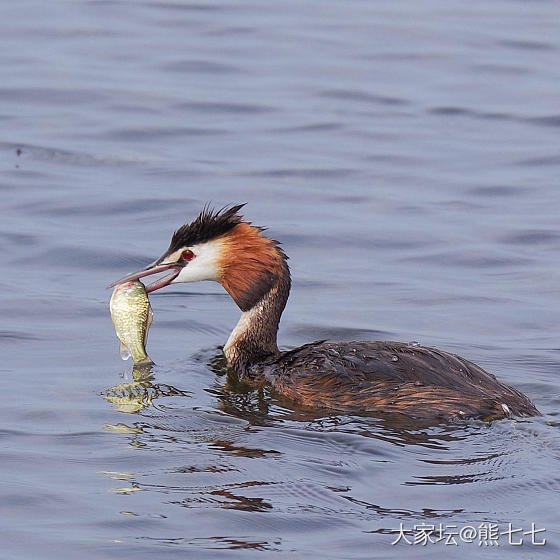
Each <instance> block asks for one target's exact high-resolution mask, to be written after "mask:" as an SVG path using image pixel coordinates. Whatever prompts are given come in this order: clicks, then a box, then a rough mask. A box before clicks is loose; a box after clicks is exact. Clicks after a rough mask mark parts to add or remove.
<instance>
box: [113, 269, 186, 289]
mask: <svg viewBox="0 0 560 560" xmlns="http://www.w3.org/2000/svg"><path fill="white" fill-rule="evenodd" d="M156 262H157V261H156ZM182 268H183V267H182V266H181V265H180V264H176V263H174V264H159V265H156V264H151V265H149V266H147V267H146V268H144V269H142V270H140V271H138V272H133V273H132V274H128V275H127V276H125V277H124V278H121V279H120V280H117V281H116V282H113V283H112V284H109V285H108V286H107V288H114V287H115V286H117V285H118V284H123V283H124V282H130V281H132V280H138V279H139V278H144V276H150V275H152V274H157V273H158V272H164V271H166V270H169V271H171V274H168V275H167V276H164V277H163V278H160V279H159V280H156V281H155V282H152V283H151V284H148V285H147V286H146V292H148V293H150V292H153V291H154V290H159V289H160V288H163V287H164V286H167V285H168V284H171V282H173V280H175V278H177V276H178V275H179V272H181V269H182Z"/></svg>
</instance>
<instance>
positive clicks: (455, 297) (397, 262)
mask: <svg viewBox="0 0 560 560" xmlns="http://www.w3.org/2000/svg"><path fill="white" fill-rule="evenodd" d="M557 10H558V7H557V4H556V3H554V2H552V1H539V2H518V1H505V0H504V1H499V0H490V1H488V2H484V3H483V2H475V3H473V2H471V3H464V2H459V1H455V0H453V1H447V2H442V1H441V0H440V1H435V0H434V1H429V0H420V1H419V0H414V1H412V0H410V1H403V2H395V3H378V2H362V1H357V0H355V1H347V2H338V3H327V2H320V1H310V2H305V3H302V2H295V1H282V2H275V3H268V4H266V5H265V4H262V3H258V2H245V3H227V2H226V3H224V2H206V1H205V2H200V3H198V4H197V3H189V2H179V1H177V2H162V1H157V0H155V1H151V2H150V1H138V2H134V3H132V2H124V1H118V0H117V1H84V2H69V1H56V2H48V3H43V2H37V1H33V0H30V1H27V2H20V3H7V2H4V3H3V4H2V5H1V6H0V21H1V22H2V24H1V26H2V44H3V48H2V49H1V50H0V62H1V64H0V78H1V79H0V124H1V127H0V158H1V160H0V161H1V165H2V174H1V177H0V193H1V194H0V196H1V201H2V220H1V222H0V248H1V251H2V260H3V262H4V268H3V271H4V273H3V274H2V278H1V280H0V287H1V288H2V289H1V292H0V298H1V302H0V309H1V314H2V318H3V321H2V326H1V328H0V347H1V350H2V355H3V360H2V364H1V365H0V374H1V377H0V379H1V382H2V394H3V396H4V400H3V402H2V405H1V407H0V442H1V446H0V480H1V481H2V485H1V486H0V506H1V511H2V514H1V517H0V521H1V523H0V527H1V528H0V533H1V534H2V537H1V539H0V542H1V544H2V553H1V556H2V558H7V559H20V558H21V559H28V558H31V557H37V558H42V559H50V558H53V559H54V558H57V559H59V558H77V557H80V558H87V559H90V558H92V559H94V558H132V557H134V558H147V557H150V558H179V557H181V558H182V557H184V555H185V554H190V556H192V557H196V558H222V557H225V556H227V557H232V558H243V559H245V558H249V557H255V558H257V557H261V556H265V557H271V558H273V557H278V558H280V557H282V558H284V557H288V556H289V557H304V555H305V557H308V558H333V559H351V558H360V559H365V558H368V559H369V558H402V557H404V556H406V557H409V556H410V557H418V558H421V557H426V558H428V557H429V558H433V557H434V556H435V557H438V556H441V555H443V554H446V555H449V556H451V557H457V558H472V557H473V556H474V555H477V554H481V555H482V554H483V555H484V557H485V558H486V557H488V558H506V557H507V558H510V557H511V555H517V556H518V557H519V556H520V557H523V558H527V557H532V555H535V554H538V555H539V557H541V556H543V557H544V556H549V557H554V558H556V557H557V555H558V550H559V543H560V531H559V527H558V519H559V517H560V516H559V508H558V503H559V500H558V492H559V490H560V477H559V474H558V473H559V459H560V445H559V444H560V435H559V425H560V424H559V419H558V412H557V411H558V406H559V404H560V391H559V383H558V372H559V362H560V350H559V348H558V338H557V337H558V317H559V312H560V303H559V302H560V297H559V296H560V288H559V281H560V274H559V269H558V254H559V249H558V247H559V241H560V226H559V225H558V209H559V202H560V191H559V189H558V177H559V174H560V156H559V152H558V146H559V140H560V107H559V103H558V99H559V98H558V84H559V83H560V66H559V65H558V56H559V52H560V35H559V34H558V17H557V15H558V11H557ZM208 201H212V202H213V203H214V204H215V205H216V206H222V205H224V204H227V203H232V202H245V201H246V202H248V205H247V207H246V209H245V215H246V216H247V218H248V219H250V220H252V221H254V223H256V224H259V225H267V226H269V228H270V229H269V233H270V235H272V236H273V237H275V238H277V239H279V240H280V241H282V243H283V246H284V248H285V250H286V252H287V253H288V254H289V255H290V257H291V260H290V264H291V268H292V274H293V277H294V286H293V291H292V296H291V299H290V302H289V303H288V307H287V309H286V312H285V314H284V318H283V321H282V324H281V329H280V343H281V345H282V346H283V347H285V348H288V347H291V346H295V345H299V344H302V343H304V342H306V341H309V340H314V339H318V338H331V339H380V338H381V339H396V340H405V341H406V340H418V341H420V342H422V343H424V344H427V345H434V346H439V347H442V348H444V349H447V350H449V351H452V352H457V353H459V354H461V355H463V356H465V357H466V358H468V359H471V360H473V361H475V362H477V363H479V364H480V365H482V366H483V367H485V368H486V369H488V370H490V371H492V372H494V373H495V374H496V375H498V377H499V378H500V379H501V380H503V381H505V382H507V383H509V384H511V385H513V386H515V387H517V388H519V389H520V390H522V391H524V392H525V393H527V394H528V395H530V396H531V398H532V399H533V400H534V401H535V403H536V405H537V406H538V407H539V409H540V410H541V411H542V412H543V417H542V418H537V419H525V420H522V421H502V422H494V423H492V424H481V423H469V424H466V425H450V426H445V425H442V426H418V425H406V424H401V425H394V424H389V423H387V422H384V421H381V420H377V419H375V418H360V417H353V416H344V415H330V414H327V413H323V414H319V413H318V414H316V415H310V414H309V413H308V412H304V411H301V410H297V409H294V408H292V407H290V405H289V403H285V402H277V401H275V400H274V399H273V398H272V397H271V396H270V395H269V394H267V393H266V391H265V392H247V391H246V390H243V388H239V387H232V386H230V385H227V384H226V383H225V378H224V376H223V373H222V371H223V370H222V368H221V365H220V352H219V348H218V347H219V345H221V344H223V343H224V342H225V340H226V339H227V336H228V333H229V331H230V329H231V328H232V327H233V325H234V324H235V322H236V320H237V317H238V313H239V312H238V310H237V309H236V307H235V305H234V304H233V302H232V301H231V300H230V299H229V297H228V296H227V294H225V292H224V291H223V290H222V289H221V288H220V287H219V286H217V285H213V284H200V285H196V284H191V285H182V286H179V287H177V288H173V289H170V288H167V289H166V290H163V291H162V292H161V293H158V294H154V296H153V297H152V305H153V308H154V312H155V319H154V324H153V327H152V330H151V333H150V344H149V351H150V354H151V355H152V356H153V358H154V359H155V360H156V362H157V364H158V365H157V366H156V367H154V369H153V370H152V371H151V372H146V371H137V372H131V371H130V366H127V364H126V363H123V362H121V360H120V358H119V355H118V349H117V343H116V338H115V335H114V331H113V328H112V324H111V321H110V318H109V313H108V299H109V295H110V293H109V292H107V291H106V290H105V289H104V287H105V285H106V284H108V283H109V282H110V281H112V280H114V279H116V278H118V277H120V276H122V275H123V274H124V273H126V272H129V271H131V270H135V269H136V268H138V267H141V266H144V265H145V264H147V263H148V262H151V260H153V259H154V258H155V257H157V256H159V255H160V254H161V253H162V252H163V250H164V249H165V248H166V247H167V244H168V241H169V235H170V233H171V232H172V231H173V230H174V229H175V228H176V227H177V226H178V225H180V224H182V223H184V222H185V221H188V220H190V219H192V218H193V217H194V216H195V215H196V213H197V212H198V211H199V210H200V208H201V207H202V205H203V204H204V203H206V202H208ZM401 523H402V527H403V528H404V529H405V530H407V531H409V532H408V533H407V535H408V538H409V539H412V538H413V534H414V526H415V525H417V526H419V525H421V524H427V525H430V524H432V525H434V527H436V528H438V527H439V526H440V524H441V525H442V526H443V527H444V529H445V531H446V532H447V533H449V532H451V531H452V530H453V529H452V527H457V529H456V530H457V531H458V530H460V529H463V528H464V527H467V526H475V527H477V528H478V527H479V526H480V525H481V524H482V525H484V524H486V525H488V524H491V523H496V524H498V525H499V528H500V530H502V531H503V530H505V529H507V527H508V523H511V524H512V526H513V527H515V528H523V530H524V531H528V530H530V529H531V523H535V528H537V529H543V528H545V529H546V532H544V533H543V532H541V533H539V534H538V535H536V540H540V539H541V538H542V537H543V536H544V537H545V538H546V539H547V544H546V545H545V546H540V547H539V546H537V545H533V544H531V537H530V535H525V536H524V544H523V546H513V545H510V544H509V543H508V537H507V536H505V535H502V536H501V537H500V540H499V544H500V546H498V547H496V546H490V547H484V546H482V547H479V545H478V538H477V539H475V541H474V542H473V543H471V544H468V543H465V542H462V541H460V542H459V543H458V545H457V546H453V545H449V546H448V545H444V544H443V542H439V543H437V544H428V545H426V546H421V545H420V544H416V545H407V544H405V543H404V542H401V543H399V544H397V545H394V546H393V545H391V542H392V541H394V540H395V537H396V535H397V533H396V531H397V530H398V529H399V527H400V524H401ZM477 530H478V529H477ZM481 531H482V530H481V529H480V530H479V534H480V532H481ZM517 536H518V535H516V536H515V538H517ZM481 550H483V552H479V551H481Z"/></svg>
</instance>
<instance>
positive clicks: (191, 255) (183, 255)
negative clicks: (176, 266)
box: [181, 249, 194, 261]
mask: <svg viewBox="0 0 560 560" xmlns="http://www.w3.org/2000/svg"><path fill="white" fill-rule="evenodd" d="M181 258H182V259H183V260H184V261H190V260H192V259H193V258H194V253H193V252H192V251H191V250H190V249H185V250H184V251H183V252H182V253H181Z"/></svg>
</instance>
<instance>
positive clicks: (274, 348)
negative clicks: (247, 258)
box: [224, 259, 290, 373]
mask: <svg viewBox="0 0 560 560" xmlns="http://www.w3.org/2000/svg"><path fill="white" fill-rule="evenodd" d="M274 277H275V281H274V283H273V284H272V287H271V288H270V289H269V290H268V291H267V292H266V293H265V294H264V296H263V297H262V298H261V299H260V300H259V301H258V302H257V303H256V304H255V305H253V306H252V307H251V308H250V309H248V310H246V311H243V314H242V315H241V318H240V319H239V322H238V323H237V326H236V327H235V329H233V331H232V333H231V335H230V337H229V339H228V341H227V343H226V345H225V346H224V354H225V356H226V358H227V361H228V363H229V364H230V365H231V366H233V367H234V368H235V369H236V370H238V371H240V372H242V373H243V372H245V373H246V372H247V371H248V370H249V368H250V367H251V366H252V365H255V364H257V363H259V362H261V361H263V360H265V359H266V358H268V357H271V356H275V355H277V354H278V353H279V350H278V344H277V342H276V336H277V333H278V325H279V323H280V317H281V316H282V312H283V311H284V307H285V306H286V302H287V300H288V296H289V294H290V271H289V269H288V266H287V264H286V263H285V261H284V259H282V266H281V267H280V268H279V269H278V270H277V271H276V273H275V275H274Z"/></svg>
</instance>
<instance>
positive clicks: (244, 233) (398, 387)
mask: <svg viewBox="0 0 560 560" xmlns="http://www.w3.org/2000/svg"><path fill="white" fill-rule="evenodd" d="M241 207H242V205H240V206H234V207H231V208H225V209H222V210H220V211H217V212H214V211H212V210H209V209H204V210H203V211H202V212H201V213H200V215H199V216H198V217H197V218H196V219H195V220H194V221H193V222H192V223H190V224H186V225H184V226H182V227H180V228H179V229H178V230H177V231H176V232H175V233H174V234H173V236H172V239H171V243H170V246H169V249H168V250H167V251H166V252H165V253H164V254H163V255H162V257H160V258H159V259H158V260H156V261H155V262H154V263H152V264H151V265H149V266H148V267H146V268H145V269H144V270H142V271H139V272H136V273H133V274H130V275H128V276H126V277H125V278H123V279H121V280H119V281H117V282H116V283H115V284H118V283H120V282H126V281H130V280H134V279H138V278H141V277H143V276H148V275H150V274H154V273H157V272H162V271H165V270H168V271H170V274H169V276H167V277H166V278H164V279H161V280H159V281H157V282H156V283H154V284H151V285H149V286H148V287H147V291H148V292H150V291H153V290H155V289H159V288H161V287H163V286H165V285H167V284H171V283H178V282H194V281H198V280H214V281H217V282H219V283H220V284H222V286H223V287H224V288H225V289H226V290H227V292H228V293H229V294H230V296H231V297H232V298H233V300H234V301H235V302H236V304H237V305H238V307H239V308H240V309H241V311H242V315H241V318H240V320H239V322H238V323H237V326H236V327H235V328H234V330H233V332H232V333H231V335H230V337H229V339H228V341H227V343H226V344H225V346H224V354H225V356H226V358H227V361H228V364H229V365H230V366H231V367H232V368H234V369H235V370H236V371H237V372H238V373H239V374H240V376H241V378H242V379H244V380H245V381H247V382H249V383H253V384H257V385H258V384H262V383H266V384H269V385H271V386H272V387H273V388H274V390H275V391H277V392H278V393H279V394H281V395H284V396H285V397H287V398H289V399H290V400H292V401H294V402H295V403H298V404H300V405H304V406H311V407H315V408H328V409H333V410H341V411H349V412H373V413H394V412H395V413H401V414H405V415H407V416H409V417H412V418H422V419H446V420H453V419H458V418H483V419H492V418H504V417H508V416H511V415H520V416H531V415H538V414H539V412H538V410H537V409H536V408H535V407H534V405H533V404H532V403H531V401H530V400H529V399H528V398H527V397H526V396H525V395H523V394H521V393H520V392H518V391H517V390H515V389H513V388H511V387H508V386H507V385H504V384H502V383H500V382H499V381H498V380H497V379H496V377H494V376H493V375H492V374H490V373H487V372H486V371H484V370H483V369H482V368H480V367H478V366H477V365H475V364H473V363H472V362H469V361H468V360H465V359H464V358H461V357H459V356H456V355H454V354H450V353H448V352H444V351H442V350H437V349H435V348H428V347H423V346H420V345H417V344H406V343H401V342H387V341H363V342H326V341H321V342H312V343H310V344H305V345H303V346H301V347H299V348H295V349H293V350H290V351H288V352H281V351H280V350H279V349H278V345H277V340H276V337H277V331H278V325H279V322H280V317H281V315H282V312H283V310H284V307H285V305H286V302H287V300H288V296H289V293H290V285H291V279H290V271H289V268H288V264H287V256H286V255H285V253H284V252H283V251H282V249H281V248H280V247H279V244H278V242H276V241H275V240H273V239H270V238H268V237H266V236H265V235H264V234H263V229H262V228H259V227H256V226H253V225H252V224H251V223H249V222H246V221H243V220H242V217H241V216H240V215H238V211H239V210H240V208H241ZM113 285H114V284H113Z"/></svg>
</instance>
